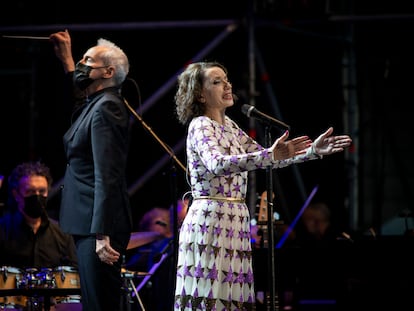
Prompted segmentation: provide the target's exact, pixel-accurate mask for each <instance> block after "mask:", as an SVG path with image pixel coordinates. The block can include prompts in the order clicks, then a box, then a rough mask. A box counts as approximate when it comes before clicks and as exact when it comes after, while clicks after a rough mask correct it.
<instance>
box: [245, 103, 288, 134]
mask: <svg viewBox="0 0 414 311" xmlns="http://www.w3.org/2000/svg"><path fill="white" fill-rule="evenodd" d="M241 111H242V112H243V113H244V114H245V115H246V116H248V117H249V118H250V117H252V118H255V119H257V120H259V121H261V122H263V123H266V124H267V125H270V126H273V127H278V128H281V129H283V130H289V129H290V126H289V125H287V124H286V123H284V122H282V121H279V120H277V119H275V118H273V117H271V116H268V115H267V114H264V113H263V112H260V111H259V110H257V109H256V108H255V107H254V106H251V105H247V104H244V105H243V106H242V107H241Z"/></svg>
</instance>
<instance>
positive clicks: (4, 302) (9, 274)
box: [0, 266, 27, 311]
mask: <svg viewBox="0 0 414 311" xmlns="http://www.w3.org/2000/svg"><path fill="white" fill-rule="evenodd" d="M0 273H1V276H0V290H7V289H18V288H21V286H22V285H21V284H22V282H23V278H24V274H23V271H22V270H21V269H19V268H16V267H11V266H3V267H1V268H0ZM26 304H27V297H25V296H0V310H3V309H7V310H8V311H12V310H18V311H20V310H23V309H24V308H25V307H26Z"/></svg>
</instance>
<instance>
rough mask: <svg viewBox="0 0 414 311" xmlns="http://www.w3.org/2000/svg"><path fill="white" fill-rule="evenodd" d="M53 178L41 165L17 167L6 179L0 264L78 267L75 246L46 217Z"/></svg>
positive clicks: (0, 237)
mask: <svg viewBox="0 0 414 311" xmlns="http://www.w3.org/2000/svg"><path fill="white" fill-rule="evenodd" d="M51 183H52V177H51V174H50V170H49V168H48V167H47V166H46V165H44V164H43V163H41V162H25V163H22V164H20V165H18V166H16V167H15V168H14V169H13V171H12V172H11V174H10V175H9V177H8V184H7V186H8V199H7V211H6V212H5V214H4V215H3V217H2V218H1V219H0V264H1V265H2V266H13V267H16V268H19V269H26V268H37V269H42V268H52V269H53V268H56V267H58V266H73V267H76V266H77V257H76V251H75V244H74V242H73V239H72V237H71V236H70V235H68V234H65V233H63V232H62V230H61V229H60V227H59V224H58V223H57V222H56V221H55V220H53V219H51V218H49V216H48V214H47V209H46V206H47V197H48V193H49V189H50V187H51Z"/></svg>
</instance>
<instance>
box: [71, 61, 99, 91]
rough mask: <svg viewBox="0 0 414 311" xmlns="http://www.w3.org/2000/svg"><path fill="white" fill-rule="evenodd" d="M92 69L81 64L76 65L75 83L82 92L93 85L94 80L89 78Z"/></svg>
mask: <svg viewBox="0 0 414 311" xmlns="http://www.w3.org/2000/svg"><path fill="white" fill-rule="evenodd" d="M92 69H94V68H93V67H91V66H88V65H85V64H82V63H80V62H79V63H77V64H76V67H75V72H74V75H73V81H74V82H75V84H76V85H77V86H78V87H79V88H80V89H81V90H82V91H83V90H85V89H86V88H87V87H88V86H89V85H91V84H92V83H93V79H91V78H89V74H90V73H91V70H92Z"/></svg>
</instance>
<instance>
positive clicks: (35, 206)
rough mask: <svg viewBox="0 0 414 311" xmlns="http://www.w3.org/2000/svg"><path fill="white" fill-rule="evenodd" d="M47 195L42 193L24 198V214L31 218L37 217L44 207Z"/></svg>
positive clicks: (40, 214)
mask: <svg viewBox="0 0 414 311" xmlns="http://www.w3.org/2000/svg"><path fill="white" fill-rule="evenodd" d="M46 200H47V197H44V196H42V195H36V194H34V195H31V196H28V197H25V198H24V209H23V211H24V212H25V214H26V215H27V216H29V217H32V218H38V217H40V216H42V213H43V211H44V209H45V208H46Z"/></svg>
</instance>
